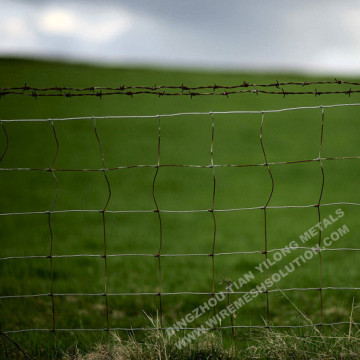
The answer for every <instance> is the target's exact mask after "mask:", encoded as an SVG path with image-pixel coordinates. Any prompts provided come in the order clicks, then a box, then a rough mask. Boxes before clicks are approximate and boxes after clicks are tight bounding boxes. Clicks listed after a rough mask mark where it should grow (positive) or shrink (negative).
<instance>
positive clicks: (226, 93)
mask: <svg viewBox="0 0 360 360" xmlns="http://www.w3.org/2000/svg"><path fill="white" fill-rule="evenodd" d="M358 93H360V90H352V89H351V88H349V89H348V90H335V91H318V90H317V89H314V90H312V91H285V90H284V89H281V91H268V90H258V89H250V90H234V91H222V92H215V91H214V92H194V91H189V92H166V91H149V90H143V91H126V92H124V91H109V92H103V91H98V92H90V93H76V92H70V91H69V92H67V93H38V92H36V91H32V92H31V93H27V92H18V91H2V92H0V99H1V98H2V97H5V96H9V95H20V96H30V97H32V98H34V99H35V100H36V99H38V98H41V97H64V98H68V99H70V98H73V97H97V98H99V99H100V100H101V99H102V98H103V97H104V96H109V95H120V96H130V97H131V98H132V97H134V96H136V95H155V96H157V97H159V98H160V97H164V96H165V97H167V96H186V97H190V98H193V97H196V96H226V97H229V95H244V94H254V95H259V94H264V95H281V96H282V97H286V96H288V95H313V96H315V97H317V96H321V95H339V94H343V95H347V96H349V97H351V94H358Z"/></svg>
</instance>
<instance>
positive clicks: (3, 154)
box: [0, 120, 9, 162]
mask: <svg viewBox="0 0 360 360" xmlns="http://www.w3.org/2000/svg"><path fill="white" fill-rule="evenodd" d="M0 124H1V128H2V130H3V132H4V135H5V148H4V151H3V153H2V154H1V155H0V162H1V161H2V160H3V159H4V157H5V155H6V153H7V150H8V147H9V136H8V133H7V131H6V128H5V125H4V123H3V122H2V121H1V120H0Z"/></svg>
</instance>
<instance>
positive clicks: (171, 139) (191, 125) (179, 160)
mask: <svg viewBox="0 0 360 360" xmlns="http://www.w3.org/2000/svg"><path fill="white" fill-rule="evenodd" d="M154 121H157V120H155V119H154ZM154 145H156V148H157V143H156V144H154ZM210 145H211V117H210V115H197V116H195V115H194V116H190V115H189V116H176V117H169V118H161V145H160V146H161V148H160V158H161V163H162V164H186V165H190V164H191V165H209V164H210Z"/></svg>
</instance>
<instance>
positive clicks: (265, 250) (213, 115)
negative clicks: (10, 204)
mask: <svg viewBox="0 0 360 360" xmlns="http://www.w3.org/2000/svg"><path fill="white" fill-rule="evenodd" d="M277 85H280V84H272V85H271V86H277ZM302 85H306V84H302ZM269 86H270V85H269ZM124 89H126V88H124ZM2 90H4V91H5V90H6V91H9V89H2ZM10 90H17V89H10ZM25 90H32V91H34V89H32V88H29V89H25ZM35 90H39V89H35ZM40 90H41V89H40ZM55 90H57V91H58V90H59V89H55ZM72 90H74V89H72ZM349 106H352V107H358V106H360V103H355V104H335V105H327V106H312V107H297V108H287V109H279V110H264V111H226V112H224V111H223V112H206V113H202V112H191V113H190V112H188V113H176V114H162V115H148V116H126V115H119V116H116V115H115V116H88V117H71V118H54V119H4V120H0V124H1V127H2V130H3V133H4V135H5V139H6V145H5V149H4V151H3V153H2V155H1V157H0V161H1V160H2V159H3V158H4V157H5V156H6V153H7V149H8V135H7V131H6V125H7V124H8V123H12V122H47V123H49V125H50V126H51V129H52V132H53V138H54V142H55V145H56V151H55V154H54V156H53V159H52V161H51V164H50V166H49V168H9V167H7V168H4V167H2V168H0V172H10V171H12V172H13V171H18V172H26V171H30V172H32V171H34V172H49V173H51V175H52V177H53V179H54V182H55V184H56V191H55V195H54V197H53V200H52V202H51V205H50V207H49V208H48V209H44V211H29V212H4V213H0V216H17V215H28V216H31V215H36V214H39V215H41V214H43V215H44V216H46V217H47V219H48V227H49V240H50V251H49V254H48V255H36V254H33V255H28V256H7V257H2V258H0V261H26V260H28V259H48V260H49V263H50V272H51V277H50V292H49V293H35V294H21V295H11V294H6V295H0V299H9V300H11V299H16V298H20V299H21V298H38V297H50V298H51V304H52V311H51V313H52V326H51V328H37V329H32V328H22V329H1V332H2V333H3V334H5V335H6V334H12V333H22V332H32V331H38V332H54V333H56V332H66V331H112V330H117V331H120V330H124V331H148V330H151V328H147V327H137V328H136V327H135V328H134V327H131V328H126V327H110V322H109V316H110V315H109V305H108V298H109V297H121V296H144V295H146V296H153V297H157V298H158V299H159V302H158V312H159V318H160V323H159V324H160V326H159V329H163V330H165V329H167V328H166V327H164V326H163V315H164V314H163V312H164V311H163V307H162V297H164V296H169V295H177V296H181V295H208V296H209V297H214V296H215V295H217V294H220V293H217V292H216V291H215V274H216V258H217V257H219V256H227V255H234V254H262V255H264V257H265V259H268V255H269V254H270V253H272V252H276V251H279V250H282V249H269V248H268V236H267V226H268V219H267V210H268V209H287V208H315V209H316V210H317V222H319V223H320V222H321V219H322V215H321V209H322V208H323V207H328V206H334V205H350V206H359V205H360V203H355V202H332V203H324V202H322V196H323V191H324V184H325V173H324V170H323V163H324V162H325V161H333V160H341V161H343V160H349V159H360V156H348V157H323V156H322V147H323V133H324V124H325V114H326V111H331V109H332V108H336V107H349ZM310 109H315V110H318V111H319V118H320V120H321V133H320V134H319V155H318V157H317V158H314V159H302V160H295V161H284V162H269V161H268V157H267V152H266V147H265V146H264V143H263V125H264V122H265V121H266V115H267V114H269V113H278V112H292V111H307V110H310ZM246 114H256V115H258V116H259V117H260V118H261V125H260V129H259V140H260V146H261V150H262V154H263V158H264V162H262V163H256V164H247V165H238V164H216V163H214V137H215V133H216V125H215V124H216V117H217V116H218V115H234V116H238V117H241V116H243V115H246ZM200 115H202V116H208V117H209V121H210V122H211V129H212V130H211V138H210V139H209V148H210V156H209V159H210V163H209V164H206V165H191V164H188V165H179V164H167V163H162V162H161V139H162V135H161V125H162V120H163V119H166V118H171V117H176V116H192V117H196V116H200ZM134 118H144V119H147V118H149V119H151V118H154V119H157V120H158V124H157V128H158V137H157V139H158V140H157V144H156V147H157V162H156V163H155V164H143V165H128V166H118V167H112V168H109V167H106V162H105V158H104V152H103V147H102V140H101V138H100V136H99V134H98V131H97V121H106V120H107V119H129V120H131V119H134ZM60 121H92V122H93V125H94V135H95V137H96V140H97V143H98V145H99V157H100V159H101V164H102V167H101V168H92V169H85V168H75V169H69V168H56V167H55V162H56V159H57V157H58V154H59V151H60V147H59V142H58V136H57V131H56V123H57V122H60ZM304 162H316V163H318V164H319V168H320V171H321V173H320V174H321V187H320V188H319V197H318V201H317V202H316V203H314V204H307V205H283V206H271V205H270V201H271V198H272V195H273V192H274V189H275V184H276V179H274V176H273V174H272V171H271V168H272V167H273V166H280V165H285V164H295V163H304ZM254 166H255V167H265V168H266V169H267V173H268V176H269V179H270V181H271V191H270V193H269V194H268V197H267V200H266V202H265V203H264V204H263V205H262V206H257V207H244V208H223V209H219V208H216V201H215V194H216V169H217V168H220V167H254ZM163 167H190V168H208V169H210V170H211V174H212V190H211V198H212V201H211V208H210V209H195V210H179V209H162V208H160V207H159V205H158V201H157V191H156V182H157V176H158V174H159V172H160V171H161V168H163ZM130 168H153V169H154V176H153V181H152V197H153V203H154V209H153V210H108V209H107V208H108V204H109V201H110V199H111V189H112V188H111V183H110V181H109V178H108V175H107V174H108V172H109V171H117V170H122V169H130ZM72 171H74V172H76V171H83V172H101V173H103V175H104V179H105V181H106V184H107V191H108V196H107V198H106V201H105V203H104V206H103V207H102V208H101V209H63V210H53V209H54V206H55V204H56V201H57V196H58V192H59V182H58V179H57V176H56V174H57V173H58V172H72ZM237 211H262V212H263V219H264V247H263V249H260V250H256V251H235V252H216V251H215V250H216V236H217V234H216V215H217V214H218V213H221V212H237ZM75 212H86V213H100V214H101V218H102V227H103V252H102V253H101V254H67V255H56V254H54V253H53V242H54V236H53V229H52V215H53V214H57V213H75ZM110 213H156V214H157V217H158V226H159V243H158V251H157V252H156V253H155V254H153V253H118V254H111V253H108V250H107V235H106V216H107V214H110ZM164 213H209V214H210V216H211V218H212V223H213V235H212V239H211V242H212V246H211V249H212V250H211V252H210V253H179V254H166V253H164V252H163V251H162V241H163V238H162V237H163V235H162V234H163V223H162V214H164ZM308 249H313V248H311V247H306V246H299V247H296V248H294V249H292V250H308ZM316 251H317V252H318V257H319V265H320V268H319V269H320V271H319V286H318V287H307V288H283V289H268V288H267V289H266V290H265V291H263V292H262V293H265V295H266V317H267V319H266V324H265V325H264V326H259V325H235V324H234V322H233V321H232V322H231V326H219V327H217V329H235V328H262V327H265V328H269V327H270V328H302V327H304V328H306V327H311V326H313V325H308V324H304V325H270V315H269V314H270V305H269V294H270V293H274V292H290V291H318V293H319V297H320V314H321V317H320V319H321V321H320V323H318V324H315V325H316V326H334V325H341V324H349V323H350V322H347V321H342V322H332V323H324V322H323V307H324V305H323V291H327V290H360V288H359V287H324V286H323V283H322V253H323V252H324V251H339V252H342V251H360V248H345V247H343V248H324V247H322V231H321V229H320V231H319V238H318V246H317V248H316ZM189 256H203V257H210V258H211V261H212V270H211V271H212V274H211V278H212V286H211V289H209V291H208V292H200V291H199V292H196V291H183V292H164V291H163V290H162V267H161V260H162V258H164V257H189ZM75 257H88V258H103V259H104V267H105V276H104V291H103V292H101V293H80V292H79V293H57V292H55V291H54V274H53V259H55V258H75ZM111 257H154V258H155V259H157V263H158V275H159V281H158V291H156V292H128V293H125V292H123V293H110V292H108V263H107V259H108V258H111ZM269 276H270V274H269V270H268V269H267V272H266V278H267V279H269ZM231 293H233V294H246V293H248V292H247V291H232V292H231ZM65 296H82V297H104V298H105V304H106V307H105V309H106V311H105V316H106V324H107V326H106V327H105V328H92V329H90V328H75V329H64V328H59V327H57V326H56V319H57V315H56V306H55V301H54V299H55V298H56V297H65ZM213 310H214V314H216V307H214V309H213ZM181 329H182V330H192V329H194V328H193V327H183V328H181ZM209 330H211V329H209Z"/></svg>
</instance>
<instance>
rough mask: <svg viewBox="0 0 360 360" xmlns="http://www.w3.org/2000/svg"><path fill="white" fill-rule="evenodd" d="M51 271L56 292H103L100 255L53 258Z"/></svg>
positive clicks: (102, 266)
mask: <svg viewBox="0 0 360 360" xmlns="http://www.w3.org/2000/svg"><path fill="white" fill-rule="evenodd" d="M53 271H54V292H56V293H103V292H104V284H105V262H104V259H102V258H100V257H82V256H80V257H71V258H54V259H53ZM49 283H50V281H49Z"/></svg>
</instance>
